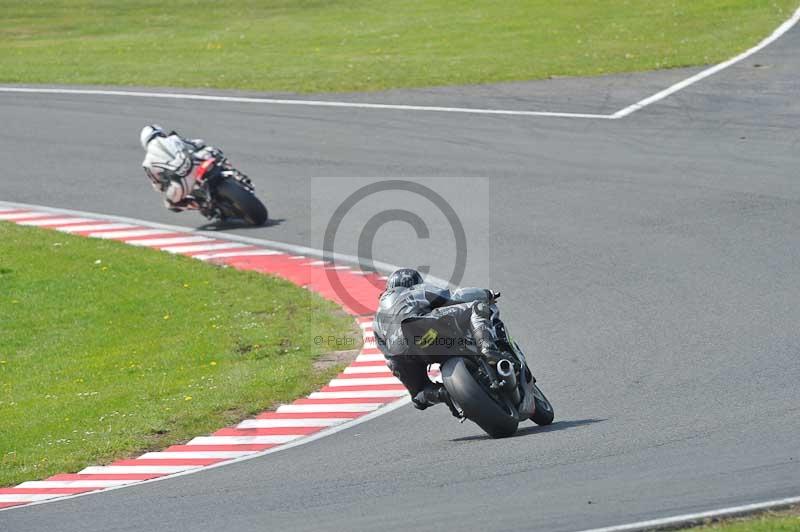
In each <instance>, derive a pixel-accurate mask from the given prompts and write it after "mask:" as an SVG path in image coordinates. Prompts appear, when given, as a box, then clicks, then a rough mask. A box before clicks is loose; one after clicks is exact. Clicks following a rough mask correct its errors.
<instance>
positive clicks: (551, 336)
mask: <svg viewBox="0 0 800 532" xmlns="http://www.w3.org/2000/svg"><path fill="white" fill-rule="evenodd" d="M798 50H800V31H798V30H797V28H796V27H795V28H791V29H787V31H786V33H785V34H783V36H782V37H781V38H780V39H777V40H775V41H774V42H772V43H771V44H770V46H768V47H766V48H763V49H761V50H760V51H756V52H754V53H753V54H752V55H749V56H747V57H744V58H742V59H741V60H740V61H738V62H736V63H735V64H731V65H730V66H729V67H728V68H726V69H724V70H721V71H718V72H715V73H714V75H713V76H710V77H706V78H704V79H703V80H702V82H700V83H695V84H692V85H688V86H686V87H684V88H682V90H680V91H679V92H674V93H671V94H670V95H668V96H667V97H665V98H664V99H661V100H659V101H657V102H654V103H653V104H652V105H649V106H647V107H644V108H642V109H641V110H639V111H637V112H636V113H634V114H630V115H629V116H627V117H626V118H625V120H607V119H602V118H591V117H590V118H586V119H582V120H573V119H570V118H560V117H535V116H533V117H532V116H514V115H508V116H507V115H498V116H492V115H477V114H470V113H436V112H424V111H419V112H414V113H411V112H403V111H402V109H380V108H377V109H376V108H357V107H347V108H341V107H324V106H299V105H298V106H291V107H289V106H281V105H252V104H248V103H246V102H237V101H204V100H184V99H165V98H146V97H141V98H126V97H125V96H124V95H114V94H63V93H55V94H42V93H39V94H37V93H27V94H26V93H20V92H7V93H4V94H2V95H0V119H2V122H3V123H6V124H13V127H12V128H4V130H3V131H2V132H0V160H2V161H3V163H4V164H3V167H4V168H5V169H6V171H5V173H4V177H3V178H2V180H0V199H2V200H6V201H12V202H23V203H30V204H36V205H48V206H52V207H61V208H66V209H75V210H81V211H89V212H102V213H105V214H109V215H119V216H129V217H134V218H138V219H145V220H148V221H150V222H154V223H165V224H177V225H183V226H186V227H196V226H197V225H199V218H197V217H196V216H194V215H192V214H184V215H175V214H172V213H168V212H166V211H164V210H163V208H162V207H161V206H160V204H159V201H158V198H157V197H156V196H155V195H154V193H153V192H152V190H150V188H149V186H148V185H147V183H146V181H145V179H144V178H143V177H142V176H141V174H140V169H139V168H138V163H139V161H140V160H141V150H140V149H139V147H138V145H137V143H136V136H137V133H138V130H139V128H140V127H141V126H142V125H143V124H144V123H148V122H154V121H155V122H159V123H162V124H163V125H164V126H165V127H168V128H173V127H174V128H175V129H178V130H179V131H181V132H185V133H186V134H187V135H192V136H194V135H197V136H202V137H205V138H206V139H207V140H209V141H210V142H212V143H214V144H216V145H219V146H221V147H222V148H223V149H225V150H226V153H228V154H229V155H230V156H231V157H232V158H233V159H234V161H235V163H236V164H237V166H239V167H241V168H242V169H243V170H244V171H246V172H247V173H248V174H249V175H250V176H251V177H253V180H254V182H255V184H256V187H257V190H258V192H259V195H260V196H262V197H263V198H264V199H265V200H266V201H267V204H268V206H269V207H270V213H271V215H272V218H274V219H275V223H274V224H273V225H271V226H268V227H264V228H260V229H232V230H230V231H229V232H230V233H231V234H235V235H239V236H242V237H246V238H250V239H266V240H270V241H279V242H282V243H285V244H290V245H298V246H309V247H312V248H320V247H321V245H322V242H321V241H319V240H318V238H317V237H318V235H320V234H322V233H323V232H324V231H323V229H324V226H325V224H324V222H320V221H319V220H318V219H317V217H316V215H315V211H316V210H317V206H318V205H319V203H320V201H323V200H324V199H325V195H326V194H325V193H326V192H328V191H326V190H325V187H324V181H320V178H321V177H329V178H331V179H333V180H334V181H335V179H334V178H344V177H348V176H368V177H375V178H404V177H411V176H425V177H430V178H437V177H438V178H445V177H451V178H452V177H458V178H476V179H477V178H480V179H485V180H486V182H487V183H488V191H489V193H488V194H485V195H484V196H482V197H479V198H474V201H473V203H472V205H473V208H474V209H475V212H476V216H477V213H478V212H486V213H488V219H487V220H486V223H485V224H484V227H485V230H486V232H487V234H488V237H489V238H488V243H487V247H486V248H485V249H480V250H474V251H472V252H473V253H483V254H484V255H485V256H486V257H488V259H489V260H488V262H489V263H490V265H491V271H490V276H489V278H488V279H487V278H486V277H485V276H478V275H474V276H472V277H470V275H471V274H470V273H467V275H466V276H465V278H464V279H463V284H481V285H483V284H485V283H486V282H487V280H488V281H490V282H491V285H492V288H495V289H497V290H500V291H502V292H504V295H503V299H501V311H502V313H503V317H504V320H505V321H506V323H507V324H508V325H509V328H510V330H511V331H512V332H513V334H514V336H515V338H516V340H517V341H518V342H519V343H520V344H521V345H522V346H523V348H524V349H525V350H526V352H527V353H528V357H529V360H530V362H531V365H532V367H533V370H534V373H535V374H536V376H537V378H538V379H539V382H540V383H541V385H542V388H543V390H544V391H545V393H547V395H548V397H549V398H550V399H551V400H552V401H553V404H554V406H555V409H556V416H557V418H556V423H554V424H553V425H552V426H550V427H544V428H537V427H534V426H532V425H530V426H528V425H524V426H522V427H521V430H520V432H519V434H518V435H517V436H515V437H513V438H509V439H506V440H491V439H487V438H486V437H484V435H483V434H482V433H481V432H480V430H479V429H478V428H477V427H475V426H474V425H472V424H470V423H465V424H458V423H456V422H455V421H454V420H453V419H452V418H451V417H450V415H449V412H447V411H446V409H443V408H432V409H429V410H426V411H425V412H421V413H420V412H417V411H416V410H414V409H412V408H411V407H404V408H398V409H397V410H394V411H393V412H391V413H389V414H388V415H384V416H380V417H377V418H375V419H372V420H370V421H369V422H368V423H362V424H359V425H358V426H356V427H352V428H351V429H348V430H343V431H339V432H337V433H335V434H332V435H330V436H329V437H327V438H323V439H318V440H315V441H310V442H309V443H307V444H305V445H300V446H296V447H293V448H291V449H287V450H285V451H283V452H280V453H273V454H270V455H268V456H261V457H258V458H255V459H250V460H247V461H243V462H239V463H234V464H230V465H228V466H226V467H216V468H212V469H208V470H206V471H202V472H198V473H196V474H192V475H184V476H179V477H175V478H171V479H167V480H163V481H159V482H155V483H150V484H144V485H138V486H133V487H129V488H126V489H122V490H111V491H108V492H103V493H100V494H97V495H92V496H87V497H76V498H70V499H66V500H63V501H56V502H52V503H49V504H45V505H34V506H30V507H23V508H20V509H14V510H11V511H4V512H1V513H0V530H9V531H14V532H18V531H26V530H31V531H33V530H59V531H72V530H75V531H78V530H80V531H86V530H98V531H100V530H103V531H105V530H170V531H173V530H187V531H188V530H198V529H199V530H216V529H221V528H227V529H232V530H244V529H250V528H253V529H265V528H266V529H270V530H272V529H281V528H289V529H292V530H321V529H324V530H327V529H348V530H373V529H375V528H377V527H381V528H383V529H387V530H408V529H421V528H422V529H425V528H430V527H433V526H438V525H442V526H445V525H446V526H447V527H449V528H463V529H475V528H481V529H503V530H506V529H535V530H547V531H577V530H585V529H592V528H598V527H614V526H616V525H622V524H625V523H635V522H639V521H648V520H652V519H659V518H669V517H671V516H677V515H684V514H698V513H702V512H705V511H708V510H714V509H717V508H725V507H742V506H747V505H750V504H755V503H760V502H762V501H769V500H778V499H788V498H791V497H796V496H797V495H798V494H799V493H798V490H799V489H800V486H799V485H800V455H799V454H798V451H800V448H799V447H798V444H797V434H798V429H800V410H798V408H797V405H798V404H800V394H799V393H798V388H797V386H796V383H797V381H798V379H799V378H800V364H798V363H797V362H798V349H799V348H800V336H798V333H797V327H796V324H797V323H798V319H800V310H798V308H797V305H796V301H797V300H798V296H800V288H798V287H800V271H799V270H798V268H797V264H798V260H800V244H799V243H798V238H797V235H798V234H800V231H799V230H800V227H799V226H800V185H799V184H798V180H797V175H798V171H797V154H798V147H800V133H798V129H797V124H798V123H800V103H798V101H797V99H796V95H797V93H798V89H800V81H798V78H797V75H796V73H797V71H798V67H800V54H798ZM698 72H700V69H688V70H686V71H668V72H659V73H653V74H638V75H626V76H619V77H607V78H595V79H590V80H569V79H566V80H552V81H547V82H532V83H530V84H514V87H513V91H512V90H509V92H508V93H506V94H500V95H499V96H498V95H495V96H492V95H491V94H490V95H487V94H486V93H485V92H484V91H483V89H481V88H480V87H476V88H461V89H440V90H420V91H393V92H391V93H387V94H385V95H378V96H376V98H379V99H381V98H382V99H384V101H386V102H390V103H391V102H404V104H408V102H411V104H412V105H418V106H421V107H422V106H426V105H439V104H440V103H441V102H442V101H448V102H452V103H451V104H450V105H448V107H471V108H481V109H508V108H509V106H511V107H512V110H513V109H515V108H518V109H520V110H530V109H545V108H547V109H556V108H557V109H559V110H560V109H566V110H569V111H570V112H572V111H574V112H576V113H580V114H587V115H594V114H597V115H608V114H613V113H614V112H617V111H618V110H619V109H623V108H625V106H627V105H630V102H636V101H641V100H643V99H646V98H648V97H649V95H652V94H655V93H657V92H658V91H659V90H661V89H663V87H666V86H672V85H674V84H677V83H680V82H681V80H684V79H687V78H688V77H690V76H694V75H695V74H697V73H698ZM523 85H524V86H523ZM525 94H527V95H528V96H525ZM264 97H265V98H268V97H267V96H264ZM493 98H494V99H493ZM545 105H546V106H545ZM321 183H322V184H321ZM320 196H322V197H320ZM390 199H391V197H389V198H384V199H382V200H381V201H390ZM400 200H401V203H402V198H400ZM415 212H416V213H417V214H419V215H421V216H422V215H424V214H425V212H424V210H420V209H419V208H418V209H417V211H415ZM371 214H372V212H366V213H363V214H362V213H360V212H359V211H358V210H353V211H351V213H350V215H351V216H352V217H353V219H354V220H353V226H356V227H357V226H364V225H365V224H367V223H368V222H369V219H370V215H371ZM437 237H439V235H437V234H436V233H432V235H431V240H433V241H436V238H437ZM441 238H445V237H441ZM427 244H428V243H425V242H418V236H417V234H415V232H414V230H413V229H410V228H409V227H408V226H407V225H406V224H390V225H387V226H385V227H384V228H382V229H381V230H380V232H379V233H378V238H377V239H376V240H375V243H374V254H375V257H376V258H378V259H380V260H382V261H384V262H387V263H392V264H400V265H415V264H431V265H432V266H433V270H432V271H433V273H434V274H435V275H440V276H446V275H447V274H448V273H449V270H447V268H448V267H449V265H448V264H446V257H444V256H442V257H440V256H439V255H437V252H436V247H435V246H430V245H427ZM442 246H443V247H444V244H442ZM359 249H360V247H359V243H358V242H357V241H355V239H353V241H352V242H350V241H347V240H346V239H343V240H342V241H341V242H340V243H339V244H337V251H339V252H341V253H343V254H347V255H358V254H359ZM442 255H444V252H442ZM437 261H438V262H437ZM439 270H442V271H439Z"/></svg>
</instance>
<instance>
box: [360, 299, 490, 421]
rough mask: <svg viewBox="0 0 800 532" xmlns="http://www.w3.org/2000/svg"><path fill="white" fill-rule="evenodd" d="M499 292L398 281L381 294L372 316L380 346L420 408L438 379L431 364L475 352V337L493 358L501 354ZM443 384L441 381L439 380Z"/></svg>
mask: <svg viewBox="0 0 800 532" xmlns="http://www.w3.org/2000/svg"><path fill="white" fill-rule="evenodd" d="M495 298H496V295H495V294H493V293H492V292H491V291H490V290H483V289H479V288H463V289H459V290H456V291H455V292H453V293H452V294H451V292H450V291H449V290H447V289H443V288H439V287H436V286H433V285H428V284H420V285H416V286H413V287H411V288H405V287H398V288H392V289H389V290H387V291H386V292H384V293H383V294H382V295H381V298H380V302H379V306H378V311H377V313H376V315H375V320H374V327H373V330H374V334H375V339H376V343H377V345H378V348H379V349H380V350H381V352H382V353H383V355H384V356H385V357H386V359H387V365H388V366H389V368H390V369H391V370H392V373H393V374H394V375H395V376H396V377H397V378H398V379H400V381H401V382H402V383H403V385H404V386H405V387H406V389H408V391H409V393H410V394H411V397H412V400H413V401H414V404H415V406H417V408H425V407H427V406H430V405H429V404H421V403H424V401H425V399H424V397H425V394H424V393H423V394H422V395H420V392H424V391H426V390H430V389H431V387H432V386H434V384H433V383H432V382H431V380H430V379H429V378H428V365H429V364H434V363H442V362H444V361H445V360H447V359H448V358H450V357H452V356H458V355H460V354H465V353H467V352H469V353H470V354H473V353H472V352H470V351H468V350H467V345H468V344H471V343H472V342H474V344H475V346H476V347H477V348H478V351H479V352H480V353H481V354H482V355H484V356H485V357H486V359H487V361H489V363H490V364H492V363H495V364H496V363H497V361H498V360H499V359H500V358H501V355H500V353H499V351H498V348H497V344H496V341H497V340H498V339H499V338H505V331H504V327H503V323H502V322H501V321H500V312H499V310H498V309H497V305H495V302H494V300H495ZM438 386H441V385H438Z"/></svg>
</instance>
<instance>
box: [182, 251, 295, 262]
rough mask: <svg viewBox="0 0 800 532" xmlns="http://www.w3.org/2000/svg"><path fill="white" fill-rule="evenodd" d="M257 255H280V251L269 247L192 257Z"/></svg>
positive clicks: (215, 257)
mask: <svg viewBox="0 0 800 532" xmlns="http://www.w3.org/2000/svg"><path fill="white" fill-rule="evenodd" d="M258 255H282V253H281V252H280V251H273V250H271V249H252V250H248V251H226V252H224V253H203V254H202V255H195V256H194V257H193V258H195V259H199V260H212V259H225V258H230V257H255V256H258Z"/></svg>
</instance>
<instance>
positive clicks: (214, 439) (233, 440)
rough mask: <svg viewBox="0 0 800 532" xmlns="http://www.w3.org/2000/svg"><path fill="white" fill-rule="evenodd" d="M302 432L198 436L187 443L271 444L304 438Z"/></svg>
mask: <svg viewBox="0 0 800 532" xmlns="http://www.w3.org/2000/svg"><path fill="white" fill-rule="evenodd" d="M302 437H303V435H302V434H289V435H274V436H198V437H197V438H194V439H193V440H192V441H190V442H189V443H188V444H187V445H241V444H251V443H253V444H262V443H264V444H270V443H276V444H277V443H286V442H290V441H292V440H296V439H297V438H302Z"/></svg>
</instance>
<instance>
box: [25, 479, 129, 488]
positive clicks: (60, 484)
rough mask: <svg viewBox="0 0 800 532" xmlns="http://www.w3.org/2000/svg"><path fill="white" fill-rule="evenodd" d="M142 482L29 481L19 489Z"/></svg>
mask: <svg viewBox="0 0 800 532" xmlns="http://www.w3.org/2000/svg"><path fill="white" fill-rule="evenodd" d="M134 482H140V481H139V480H29V481H28V482H23V483H22V484H20V485H19V486H15V487H17V488H38V489H41V488H110V487H112V486H124V485H125V484H131V483H134Z"/></svg>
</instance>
